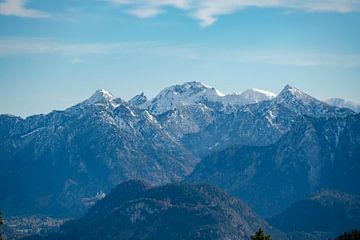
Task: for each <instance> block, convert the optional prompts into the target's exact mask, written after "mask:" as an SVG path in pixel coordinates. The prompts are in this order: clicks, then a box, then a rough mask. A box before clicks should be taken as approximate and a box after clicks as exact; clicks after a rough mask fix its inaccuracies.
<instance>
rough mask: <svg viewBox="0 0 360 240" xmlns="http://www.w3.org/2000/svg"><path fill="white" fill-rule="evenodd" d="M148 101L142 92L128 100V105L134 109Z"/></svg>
mask: <svg viewBox="0 0 360 240" xmlns="http://www.w3.org/2000/svg"><path fill="white" fill-rule="evenodd" d="M147 101H148V99H147V97H146V96H145V94H144V93H143V92H142V93H140V94H138V95H136V96H135V97H133V98H131V99H130V100H129V103H130V104H131V105H133V106H135V107H138V106H141V105H142V104H144V103H146V102H147Z"/></svg>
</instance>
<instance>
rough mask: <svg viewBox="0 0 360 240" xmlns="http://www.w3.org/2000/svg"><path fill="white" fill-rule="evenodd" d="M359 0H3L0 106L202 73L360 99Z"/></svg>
mask: <svg viewBox="0 0 360 240" xmlns="http://www.w3.org/2000/svg"><path fill="white" fill-rule="evenodd" d="M359 43H360V1H358V0H343V1H338V0H336V1H335V0H322V1H315V0H302V1H300V0H247V1H245V0H222V1H215V0H197V1H196V0H86V1H85V0H63V1H46V0H28V1H26V0H0V113H10V114H14V115H21V116H28V115H31V114H35V113H47V112H49V111H51V110H52V109H64V108H66V107H69V106H71V105H73V104H75V103H77V102H80V101H82V100H84V99H85V98H87V97H89V95H91V94H92V93H93V92H94V91H95V90H96V89H98V88H105V89H107V90H109V91H110V92H112V93H113V94H114V95H116V96H119V97H121V98H123V99H129V98H130V97H132V96H134V95H136V94H137V93H140V92H145V94H146V95H147V96H149V97H153V96H154V95H155V94H156V93H158V92H159V91H160V90H161V89H163V88H164V87H166V86H170V85H172V84H176V83H183V82H187V81H201V82H204V83H205V84H208V85H212V86H214V87H216V88H218V89H219V90H220V91H222V92H225V93H231V92H235V91H244V90H245V89H247V88H260V89H265V90H270V91H273V92H275V93H277V92H279V91H280V90H281V89H282V88H283V87H284V85H286V84H290V85H293V86H296V87H298V88H299V89H302V90H303V91H305V92H307V93H309V94H311V95H313V96H315V97H318V98H320V99H323V98H328V97H342V98H345V99H349V100H354V101H357V102H360V94H359V90H360V78H359V76H360V44H359Z"/></svg>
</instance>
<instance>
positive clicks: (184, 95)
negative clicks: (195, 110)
mask: <svg viewBox="0 0 360 240" xmlns="http://www.w3.org/2000/svg"><path fill="white" fill-rule="evenodd" d="M223 96H224V94H223V93H221V92H220V91H219V90H217V89H215V88H213V87H210V86H207V85H205V84H202V83H201V82H187V83H184V84H182V85H174V86H171V87H168V88H165V89H164V90H162V91H161V92H160V93H159V94H158V95H157V96H156V97H155V98H153V99H152V100H151V101H150V102H148V104H147V108H148V109H149V110H150V111H151V112H152V113H154V114H161V113H165V112H167V111H169V110H173V109H175V108H176V107H178V106H181V105H194V104H198V103H204V102H209V101H211V102H218V101H220V99H221V97H223Z"/></svg>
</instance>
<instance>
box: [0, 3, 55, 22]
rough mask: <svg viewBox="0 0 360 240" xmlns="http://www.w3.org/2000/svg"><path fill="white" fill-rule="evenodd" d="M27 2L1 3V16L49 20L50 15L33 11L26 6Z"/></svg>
mask: <svg viewBox="0 0 360 240" xmlns="http://www.w3.org/2000/svg"><path fill="white" fill-rule="evenodd" d="M26 4H27V0H4V1H1V2H0V15H7V16H17V17H28V18H47V17H50V15H49V14H48V13H45V12H42V11H39V10H35V9H31V8H28V7H27V6H26Z"/></svg>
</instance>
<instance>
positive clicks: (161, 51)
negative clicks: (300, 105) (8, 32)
mask: <svg viewBox="0 0 360 240" xmlns="http://www.w3.org/2000/svg"><path fill="white" fill-rule="evenodd" d="M49 54H54V55H56V56H59V55H60V56H65V57H69V59H71V62H72V63H82V62H84V61H85V59H86V58H87V57H91V56H99V55H112V56H128V57H141V58H143V57H164V58H171V59H172V60H174V59H178V58H182V59H188V60H193V61H198V63H199V64H201V63H210V64H211V63H213V64H215V65H216V64H219V63H221V64H224V63H225V64H226V63H239V64H242V63H249V64H254V63H255V64H270V65H283V66H297V67H341V68H357V67H360V55H358V54H340V53H339V54H333V53H321V52H311V51H302V52H296V51H291V50H288V51H285V50H276V49H274V50H259V49H257V50H248V49H232V50H231V51H229V50H223V51H220V50H216V51H215V50H213V49H212V48H210V47H206V46H203V45H169V44H165V43H161V42H151V41H149V42H115V43H76V44H72V43H63V42H59V41H54V40H49V39H36V38H35V39H32V38H9V39H8V38H3V39H0V57H8V56H19V55H20V56H24V55H49Z"/></svg>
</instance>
